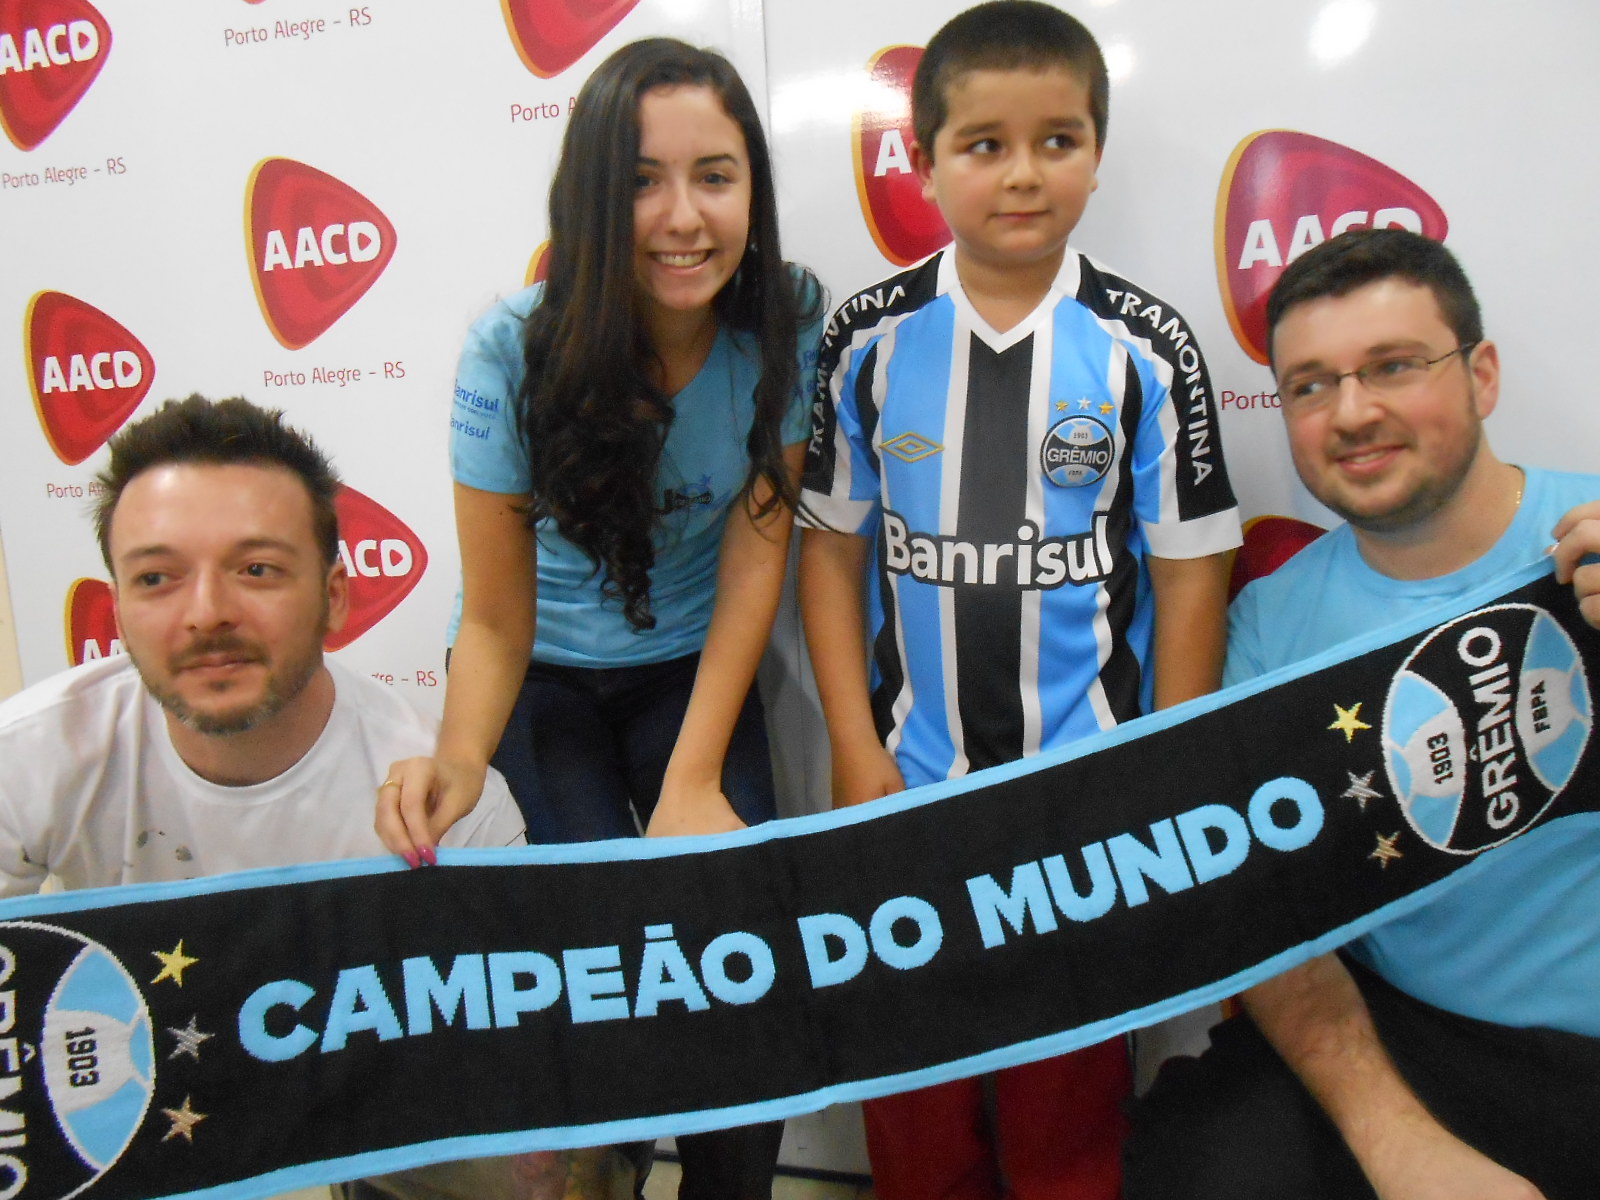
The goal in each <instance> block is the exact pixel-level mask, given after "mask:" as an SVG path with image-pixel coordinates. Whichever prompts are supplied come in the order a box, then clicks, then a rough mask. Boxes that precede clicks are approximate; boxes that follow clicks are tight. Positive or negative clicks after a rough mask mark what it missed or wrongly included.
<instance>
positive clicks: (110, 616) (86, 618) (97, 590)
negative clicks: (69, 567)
mask: <svg viewBox="0 0 1600 1200" xmlns="http://www.w3.org/2000/svg"><path fill="white" fill-rule="evenodd" d="M66 608H67V612H66V624H67V661H68V662H70V663H71V664H72V665H73V666H75V667H78V666H82V665H83V664H84V663H86V662H89V661H91V660H92V659H96V658H109V657H110V656H111V655H113V654H120V653H122V641H121V640H120V639H119V638H118V637H117V614H116V608H115V606H114V605H113V604H112V602H111V585H110V584H109V583H107V582H106V581H105V580H103V579H79V580H77V581H75V582H74V583H73V585H72V586H71V587H70V588H68V589H67V605H66Z"/></svg>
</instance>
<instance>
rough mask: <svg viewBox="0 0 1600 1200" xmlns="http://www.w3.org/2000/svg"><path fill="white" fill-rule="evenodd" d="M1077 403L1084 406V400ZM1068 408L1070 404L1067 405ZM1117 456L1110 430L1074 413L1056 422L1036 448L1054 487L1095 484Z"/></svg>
mask: <svg viewBox="0 0 1600 1200" xmlns="http://www.w3.org/2000/svg"><path fill="white" fill-rule="evenodd" d="M1080 403H1082V404H1084V405H1085V406H1087V405H1088V400H1086V399H1085V400H1083V401H1081V402H1080ZM1069 407H1070V406H1069ZM1116 458H1117V443H1116V439H1115V438H1114V437H1113V436H1112V434H1111V430H1109V429H1107V428H1106V426H1105V424H1104V423H1103V422H1100V421H1097V420H1095V418H1093V417H1091V416H1086V415H1083V414H1078V415H1075V416H1071V417H1067V418H1066V419H1065V420H1063V421H1057V422H1056V423H1055V424H1054V425H1052V426H1051V427H1050V430H1049V432H1047V433H1046V434H1045V435H1044V444H1043V445H1041V446H1040V447H1039V465H1040V466H1041V467H1042V468H1043V469H1044V477H1045V478H1046V479H1048V480H1049V481H1050V482H1051V483H1053V484H1055V485H1056V486H1057V487H1064V488H1076V487H1088V486H1089V485H1090V484H1091V483H1099V482H1100V481H1101V480H1102V479H1104V478H1105V476H1106V472H1107V471H1109V470H1110V469H1111V464H1112V463H1114V462H1115V461H1116Z"/></svg>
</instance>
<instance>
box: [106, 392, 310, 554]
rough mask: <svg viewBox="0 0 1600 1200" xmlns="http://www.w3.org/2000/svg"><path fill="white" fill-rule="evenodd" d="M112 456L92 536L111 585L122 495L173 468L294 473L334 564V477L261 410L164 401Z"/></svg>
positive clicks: (244, 403) (238, 403)
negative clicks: (145, 477)
mask: <svg viewBox="0 0 1600 1200" xmlns="http://www.w3.org/2000/svg"><path fill="white" fill-rule="evenodd" d="M110 449H111V461H110V462H109V463H107V464H106V468H105V470H103V471H101V472H100V473H99V474H98V475H97V476H95V481H96V482H97V483H98V484H99V485H100V487H101V489H102V490H101V492H100V494H99V498H98V499H97V500H96V501H95V506H94V532H95V537H96V538H98V539H99V542H100V555H101V557H102V558H104V559H105V563H106V569H107V570H108V571H110V572H111V575H112V578H116V568H115V567H114V566H112V563H111V518H112V515H113V514H114V513H115V512H116V510H117V502H118V501H119V500H121V499H122V492H123V489H124V488H126V487H127V486H128V484H130V483H132V482H133V480H134V479H136V478H137V477H138V476H140V475H142V474H144V473H145V472H146V471H149V470H152V469H154V468H156V467H164V466H168V465H171V464H174V463H201V464H205V465H210V466H228V465H233V464H244V465H251V466H264V467H282V468H283V469H284V470H286V471H291V472H293V473H294V474H295V475H296V476H297V477H298V478H299V480H300V482H301V483H303V484H305V486H306V492H307V493H308V494H309V495H310V497H311V521H312V529H313V531H314V532H315V534H316V538H317V546H318V549H320V550H321V552H322V558H323V563H324V565H326V566H329V567H331V566H333V564H334V563H335V562H337V561H338V558H339V514H338V511H337V510H336V509H335V508H334V497H335V496H337V495H338V492H339V476H338V475H337V474H336V473H335V472H334V469H333V465H332V464H331V463H330V462H329V461H328V457H327V455H325V454H323V453H322V451H321V450H319V449H318V448H317V445H316V443H315V442H313V441H312V440H311V439H310V438H309V437H307V436H306V435H305V434H303V433H301V432H300V431H299V430H297V429H295V428H293V427H291V426H289V425H285V424H284V423H283V413H282V412H281V411H280V410H278V409H265V408H258V407H257V406H256V405H254V404H251V403H250V401H248V400H245V399H243V398H242V397H239V396H232V397H229V398H228V399H226V400H216V401H212V400H207V399H206V398H205V397H204V396H201V395H193V396H190V397H189V398H188V399H186V400H168V401H167V402H166V403H165V404H163V405H162V406H161V407H160V408H159V409H157V410H156V411H155V412H154V413H152V414H151V415H150V416H148V417H145V418H144V419H142V420H139V421H135V422H134V423H133V424H132V425H129V426H128V427H127V428H126V429H124V430H123V431H122V432H121V433H119V434H117V435H116V436H115V437H114V438H112V439H111V442H110Z"/></svg>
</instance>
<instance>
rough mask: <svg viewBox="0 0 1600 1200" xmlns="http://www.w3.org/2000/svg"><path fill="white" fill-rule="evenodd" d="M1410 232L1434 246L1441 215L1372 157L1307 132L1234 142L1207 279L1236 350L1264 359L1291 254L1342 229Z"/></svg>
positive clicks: (1272, 132)
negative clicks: (1217, 292)
mask: <svg viewBox="0 0 1600 1200" xmlns="http://www.w3.org/2000/svg"><path fill="white" fill-rule="evenodd" d="M1390 226H1394V227H1398V228H1401V229H1410V230H1412V231H1413V232H1415V233H1421V234H1424V235H1426V236H1428V237H1431V238H1433V239H1435V240H1437V241H1443V240H1444V237H1445V234H1446V232H1447V231H1448V229H1449V222H1448V221H1446V220H1445V215H1444V210H1443V209H1441V208H1440V207H1439V205H1438V204H1437V203H1435V202H1434V200H1433V198H1432V197H1431V196H1429V195H1428V194H1427V193H1426V192H1424V191H1423V190H1422V189H1421V188H1420V187H1418V186H1417V185H1416V184H1415V183H1412V182H1411V180H1409V179H1407V178H1406V177H1405V176H1404V175H1401V174H1400V173H1399V172H1397V171H1395V170H1394V169H1393V168H1391V167H1388V166H1386V165H1384V164H1383V163H1381V162H1379V161H1378V160H1377V159H1375V158H1369V157H1367V156H1366V155H1365V154H1362V153H1360V152H1359V151H1357V150H1352V149H1350V147H1348V146H1341V145H1340V144H1339V143H1338V142H1330V141H1328V140H1326V139H1325V138H1319V137H1315V136H1313V135H1311V134H1309V133H1299V132H1296V131H1294V130H1290V129H1269V130H1266V131H1264V132H1261V133H1252V134H1251V135H1250V136H1249V137H1247V138H1245V139H1244V141H1242V142H1240V143H1239V145H1238V146H1237V147H1235V149H1234V151H1233V155H1232V157H1230V158H1229V159H1228V165H1227V167H1226V168H1225V169H1224V170H1223V172H1222V186H1221V188H1220V189H1219V190H1218V192H1217V230H1216V252H1217V281H1218V284H1219V286H1220V287H1221V289H1222V299H1223V303H1224V305H1225V306H1226V308H1227V311H1228V322H1229V324H1231V325H1232V326H1233V333H1234V336H1235V337H1236V338H1238V339H1239V345H1240V346H1242V347H1243V348H1244V350H1245V353H1247V354H1249V355H1250V357H1251V358H1253V359H1255V360H1256V361H1257V362H1259V363H1265V362H1266V361H1267V296H1268V294H1269V293H1270V292H1271V291H1272V285H1273V284H1275V283H1277V282H1278V276H1280V275H1282V274H1283V269H1284V267H1286V266H1288V265H1289V264H1290V263H1291V262H1293V261H1294V260H1295V259H1296V258H1298V257H1300V255H1302V254H1304V253H1305V252H1306V251H1307V250H1309V249H1311V248H1312V247H1313V246H1316V245H1318V244H1320V243H1321V242H1323V241H1326V240H1327V239H1328V238H1331V237H1334V236H1336V235H1337V234H1340V233H1343V232H1345V230H1347V229H1369V228H1370V229H1382V228H1386V227H1390Z"/></svg>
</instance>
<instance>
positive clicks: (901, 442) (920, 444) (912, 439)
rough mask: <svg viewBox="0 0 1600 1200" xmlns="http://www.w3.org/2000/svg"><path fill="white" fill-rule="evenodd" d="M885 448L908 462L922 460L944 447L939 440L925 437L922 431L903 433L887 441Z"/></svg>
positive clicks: (902, 460)
mask: <svg viewBox="0 0 1600 1200" xmlns="http://www.w3.org/2000/svg"><path fill="white" fill-rule="evenodd" d="M883 448H884V449H885V450H887V451H888V452H889V453H890V454H892V455H894V456H895V457H896V458H898V459H899V460H900V461H901V462H908V463H914V462H921V461H922V460H923V459H925V458H931V457H932V456H933V455H935V454H937V453H939V451H941V450H943V449H944V447H943V446H941V445H940V444H939V443H938V442H936V441H933V440H932V439H931V438H925V437H923V436H922V435H921V434H920V433H902V434H901V435H900V436H899V437H897V438H892V439H891V440H889V441H887V442H885V443H884V444H883Z"/></svg>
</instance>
